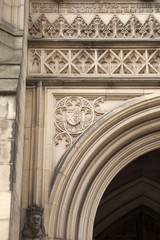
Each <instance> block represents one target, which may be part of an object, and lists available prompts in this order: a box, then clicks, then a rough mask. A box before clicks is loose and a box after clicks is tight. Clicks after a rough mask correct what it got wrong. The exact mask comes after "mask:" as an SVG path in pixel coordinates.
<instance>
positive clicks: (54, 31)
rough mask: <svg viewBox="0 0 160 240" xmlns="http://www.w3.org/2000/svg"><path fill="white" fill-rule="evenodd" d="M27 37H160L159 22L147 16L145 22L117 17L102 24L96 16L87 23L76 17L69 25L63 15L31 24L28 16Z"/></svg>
mask: <svg viewBox="0 0 160 240" xmlns="http://www.w3.org/2000/svg"><path fill="white" fill-rule="evenodd" d="M29 37H30V38H46V39H115V38H118V39H126V38H127V39H128V38H129V39H130V38H131V39H135V38H138V39H146V38H159V37H160V22H159V21H158V20H157V19H156V18H155V17H154V15H149V16H148V17H147V19H146V21H145V22H144V23H142V22H141V21H140V20H139V19H138V17H136V16H135V15H131V17H130V18H129V19H128V20H127V21H126V22H125V23H123V22H122V21H121V20H120V18H119V17H118V16H117V15H113V16H112V17H111V18H110V20H108V22H107V23H104V21H103V20H102V18H101V17H100V16H99V15H95V17H94V18H92V19H91V21H90V23H89V24H87V22H86V21H85V20H84V18H83V17H82V16H81V15H77V16H76V17H75V19H74V20H73V21H72V23H71V24H69V23H68V21H67V20H66V19H65V17H64V16H63V15H59V16H58V18H57V19H56V20H55V21H54V22H51V21H49V20H48V19H47V17H46V16H45V15H44V14H41V15H40V16H39V18H38V19H37V20H36V21H34V22H33V20H32V18H31V16H30V17H29Z"/></svg>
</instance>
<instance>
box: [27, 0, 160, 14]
mask: <svg viewBox="0 0 160 240" xmlns="http://www.w3.org/2000/svg"><path fill="white" fill-rule="evenodd" d="M30 12H31V13H72V14H73V13H88V14H89V13H125V14H127V13H159V12H160V3H157V2H143V3H142V2H140V1H137V2H128V1H127V2H126V1H113V0H112V1H109V2H107V1H106V0H104V1H89V0H88V1H85V2H84V1H83V2H80V1H78V3H77V2H76V1H75V0H74V1H71V0H70V1H49V0H46V1H45V2H44V1H43V2H41V1H35V0H32V1H31V6H30Z"/></svg>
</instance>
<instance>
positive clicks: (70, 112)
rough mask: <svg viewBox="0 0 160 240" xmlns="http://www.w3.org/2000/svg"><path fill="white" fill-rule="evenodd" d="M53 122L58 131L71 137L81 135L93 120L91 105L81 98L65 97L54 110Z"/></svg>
mask: <svg viewBox="0 0 160 240" xmlns="http://www.w3.org/2000/svg"><path fill="white" fill-rule="evenodd" d="M54 116H55V119H54V122H55V125H56V127H57V129H58V130H59V131H62V132H63V131H64V132H67V133H69V134H70V135H71V136H77V135H79V134H81V133H82V132H83V131H84V130H85V129H86V128H87V127H88V126H90V125H91V124H92V122H93V120H94V112H93V108H92V105H91V104H90V103H89V101H88V100H87V99H85V98H83V97H74V96H72V97H65V98H63V99H61V100H60V101H59V102H58V103H57V105H56V107H55V110H54Z"/></svg>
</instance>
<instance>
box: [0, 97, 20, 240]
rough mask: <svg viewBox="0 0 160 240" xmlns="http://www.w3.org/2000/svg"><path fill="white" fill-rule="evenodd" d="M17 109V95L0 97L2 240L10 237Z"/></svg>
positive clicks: (0, 224)
mask: <svg viewBox="0 0 160 240" xmlns="http://www.w3.org/2000/svg"><path fill="white" fill-rule="evenodd" d="M15 108H16V98H15V95H11V96H7V95H5V96H0V233H1V239H2V240H7V239H8V235H9V223H10V206H11V188H12V186H11V182H12V178H13V175H12V169H13V161H14V137H15V113H16V109H15Z"/></svg>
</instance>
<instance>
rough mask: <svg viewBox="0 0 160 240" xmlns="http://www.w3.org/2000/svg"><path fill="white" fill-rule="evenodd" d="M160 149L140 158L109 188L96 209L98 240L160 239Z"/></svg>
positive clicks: (122, 171)
mask: <svg viewBox="0 0 160 240" xmlns="http://www.w3.org/2000/svg"><path fill="white" fill-rule="evenodd" d="M159 156H160V149H157V150H155V151H151V152H149V153H147V154H144V155H143V156H141V157H138V158H137V159H135V160H134V161H133V162H131V163H130V164H128V165H127V166H126V167H125V168H124V169H122V170H121V171H120V172H119V173H118V174H117V175H116V177H115V178H114V179H113V180H112V182H111V183H110V184H109V186H108V188H107V189H106V191H105V192H104V194H103V197H102V199H101V201H100V204H99V207H98V209H97V213H96V218H95V223H94V234H93V235H94V237H93V238H94V239H95V240H106V239H107V240H117V239H121V240H150V239H152V240H158V239H160V208H159V206H160V158H159Z"/></svg>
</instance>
